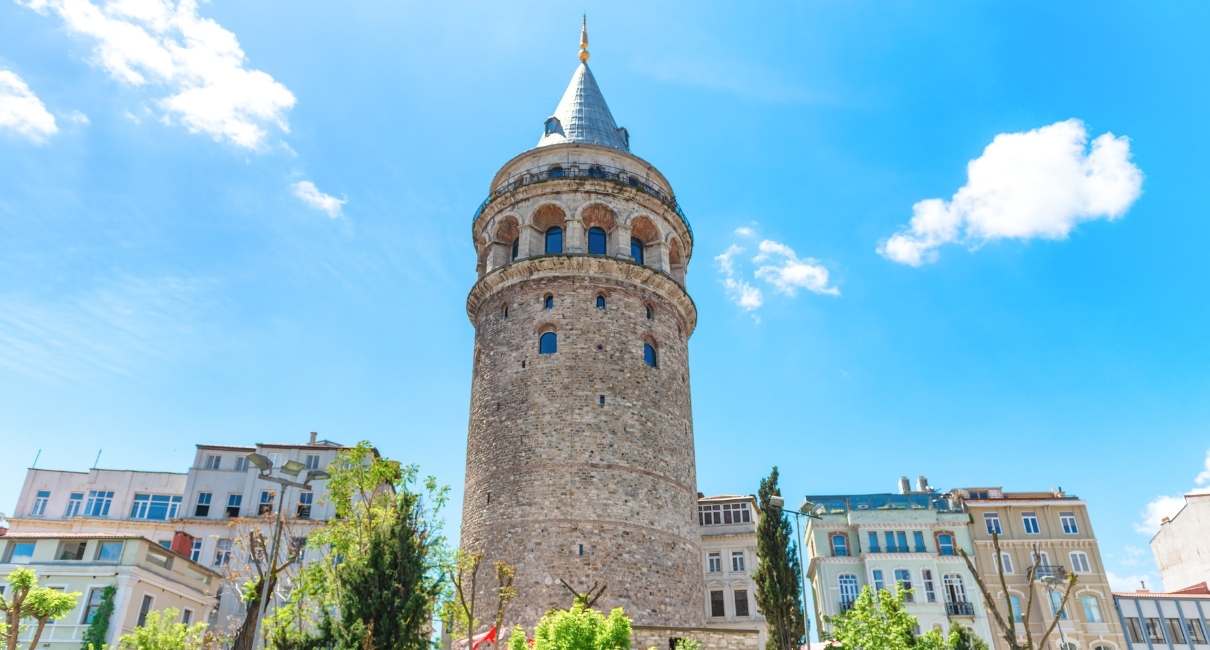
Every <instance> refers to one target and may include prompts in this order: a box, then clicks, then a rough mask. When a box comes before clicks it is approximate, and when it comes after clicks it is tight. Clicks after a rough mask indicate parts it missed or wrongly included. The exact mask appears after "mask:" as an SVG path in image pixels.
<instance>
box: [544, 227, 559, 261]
mask: <svg viewBox="0 0 1210 650" xmlns="http://www.w3.org/2000/svg"><path fill="white" fill-rule="evenodd" d="M562 252H563V228H561V227H559V226H551V227H550V228H547V229H546V254H547V255H559V254H560V253H562Z"/></svg>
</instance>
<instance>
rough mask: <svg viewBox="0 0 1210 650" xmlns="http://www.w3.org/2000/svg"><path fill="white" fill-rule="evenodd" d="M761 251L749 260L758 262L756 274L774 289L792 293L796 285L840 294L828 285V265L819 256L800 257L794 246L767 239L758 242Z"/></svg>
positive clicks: (833, 294) (796, 291)
mask: <svg viewBox="0 0 1210 650" xmlns="http://www.w3.org/2000/svg"><path fill="white" fill-rule="evenodd" d="M759 250H760V252H759V253H758V254H757V255H756V257H753V258H752V261H753V262H754V263H756V264H759V265H760V266H759V267H758V268H757V269H756V277H757V278H760V279H761V280H764V281H765V282H768V283H769V284H771V285H773V287H774V288H775V289H777V290H778V291H780V292H782V293H784V294H786V295H787V296H791V297H793V296H794V295H796V294H797V293H798V290H799V289H806V290H807V291H810V292H812V293H818V294H823V295H826V296H839V295H840V290H839V289H837V288H836V287H830V286H828V269H826V268H825V267H824V265H823V264H820V263H819V261H818V260H815V259H811V258H807V259H799V257H798V255H797V254H796V253H795V252H794V249H792V248H790V247H789V246H787V245H785V244H783V243H781V242H777V241H773V240H770V239H766V240H763V241H761V243H760V248H759Z"/></svg>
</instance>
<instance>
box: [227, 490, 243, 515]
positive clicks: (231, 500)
mask: <svg viewBox="0 0 1210 650" xmlns="http://www.w3.org/2000/svg"><path fill="white" fill-rule="evenodd" d="M243 503H244V495H242V494H228V495H227V516H228V517H238V516H239V509H240V506H241V505H243Z"/></svg>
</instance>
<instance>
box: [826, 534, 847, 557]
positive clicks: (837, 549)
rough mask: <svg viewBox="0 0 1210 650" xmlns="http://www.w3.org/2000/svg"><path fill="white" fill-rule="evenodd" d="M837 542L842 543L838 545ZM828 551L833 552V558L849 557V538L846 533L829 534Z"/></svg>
mask: <svg viewBox="0 0 1210 650" xmlns="http://www.w3.org/2000/svg"><path fill="white" fill-rule="evenodd" d="M837 541H839V542H840V543H839V544H837ZM828 549H829V550H831V551H832V557H849V556H850V555H849V536H848V535H847V534H845V533H829V534H828Z"/></svg>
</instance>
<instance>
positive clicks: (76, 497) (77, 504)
mask: <svg viewBox="0 0 1210 650" xmlns="http://www.w3.org/2000/svg"><path fill="white" fill-rule="evenodd" d="M83 508H84V493H83V492H72V493H71V494H70V495H69V496H68V498H67V510H65V511H63V516H64V517H68V518H70V517H77V516H79V514H80V510H81V509H83Z"/></svg>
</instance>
